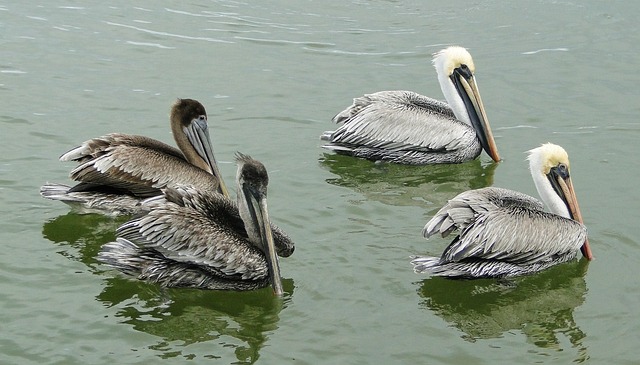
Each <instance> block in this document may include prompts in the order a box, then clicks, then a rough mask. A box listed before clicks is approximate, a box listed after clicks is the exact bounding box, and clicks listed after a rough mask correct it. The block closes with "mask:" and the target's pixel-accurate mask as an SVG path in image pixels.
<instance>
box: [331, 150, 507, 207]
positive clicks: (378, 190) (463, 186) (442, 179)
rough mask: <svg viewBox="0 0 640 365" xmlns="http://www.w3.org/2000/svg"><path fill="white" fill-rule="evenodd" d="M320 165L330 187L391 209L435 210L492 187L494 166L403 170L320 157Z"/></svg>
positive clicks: (345, 158)
mask: <svg viewBox="0 0 640 365" xmlns="http://www.w3.org/2000/svg"><path fill="white" fill-rule="evenodd" d="M320 165H321V166H323V167H324V168H325V169H327V170H328V171H329V172H331V173H332V174H334V175H337V177H335V178H331V179H327V182H328V183H329V184H332V185H337V186H343V187H348V188H351V189H353V190H355V191H357V192H359V193H361V194H363V195H364V196H366V198H367V199H371V200H374V201H378V202H381V203H384V204H387V205H393V206H420V207H424V208H426V209H434V212H435V211H437V208H436V207H439V206H441V205H442V204H443V203H445V202H446V201H447V199H449V198H451V194H452V193H453V194H457V193H460V192H462V191H465V190H469V189H478V188H484V187H487V186H491V185H492V184H493V175H494V172H495V169H496V167H497V166H498V164H497V163H494V162H491V163H486V162H484V163H483V162H482V161H480V160H473V161H469V162H466V163H462V164H453V165H428V166H405V165H397V164H390V163H374V162H371V161H367V160H363V159H356V158H352V157H350V156H344V155H337V154H329V153H325V154H323V157H322V158H320Z"/></svg>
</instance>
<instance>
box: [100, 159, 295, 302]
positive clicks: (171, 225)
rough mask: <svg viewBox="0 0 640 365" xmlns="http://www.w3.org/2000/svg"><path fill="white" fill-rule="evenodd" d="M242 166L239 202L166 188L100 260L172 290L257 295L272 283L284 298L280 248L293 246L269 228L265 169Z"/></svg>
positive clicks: (285, 251)
mask: <svg viewBox="0 0 640 365" xmlns="http://www.w3.org/2000/svg"><path fill="white" fill-rule="evenodd" d="M236 161H237V163H238V172H237V175H236V183H237V186H238V198H237V199H238V204H237V205H236V204H234V203H233V201H231V200H229V198H227V197H225V196H223V195H221V194H218V193H215V192H211V191H204V190H197V189H194V188H192V187H188V186H183V187H177V188H175V189H172V188H167V189H165V190H164V196H163V197H154V198H150V199H147V200H145V201H144V202H143V203H142V204H143V205H149V206H150V209H146V210H144V211H145V212H146V213H145V214H144V215H143V216H141V217H138V218H135V219H132V220H130V221H129V222H127V223H125V224H123V225H122V226H120V228H118V230H117V232H116V234H117V239H116V241H115V242H110V243H107V244H105V245H104V246H102V250H101V252H100V253H99V255H98V260H100V261H102V262H104V263H106V264H107V265H109V266H112V267H114V268H116V269H118V270H120V271H122V272H123V273H125V274H128V275H131V276H135V277H137V278H138V279H140V280H146V281H150V282H154V283H159V284H161V285H162V286H166V287H192V288H200V289H223V290H251V289H257V288H262V287H265V286H267V285H269V283H271V285H272V286H273V290H274V292H275V293H276V295H282V293H283V291H282V284H281V278H280V269H279V266H278V258H277V256H276V251H277V253H278V254H279V255H281V256H289V255H291V254H292V253H293V249H294V246H293V242H291V240H290V239H289V238H288V237H287V236H286V234H284V233H283V232H282V231H281V230H279V229H277V228H275V226H271V228H270V223H269V215H268V212H267V200H266V198H267V183H268V180H269V178H268V176H267V170H266V169H265V167H264V165H262V163H260V162H259V161H256V160H254V159H252V158H251V157H249V156H245V155H242V154H237V158H236ZM272 231H273V235H272ZM276 246H277V247H276Z"/></svg>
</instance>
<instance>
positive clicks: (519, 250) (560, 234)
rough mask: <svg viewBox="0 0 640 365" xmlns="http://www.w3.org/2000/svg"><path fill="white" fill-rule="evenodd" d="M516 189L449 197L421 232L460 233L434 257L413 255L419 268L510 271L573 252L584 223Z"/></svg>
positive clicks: (451, 272) (476, 273) (473, 273)
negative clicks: (556, 212) (551, 211)
mask: <svg viewBox="0 0 640 365" xmlns="http://www.w3.org/2000/svg"><path fill="white" fill-rule="evenodd" d="M542 209H543V206H542V203H541V202H540V201H538V200H537V199H535V198H533V197H531V196H528V195H526V194H522V193H519V192H516V191H512V190H508V189H501V188H493V187H489V188H483V189H477V190H470V191H466V192H463V193H461V194H459V195H458V196H456V197H455V198H453V199H451V200H450V201H449V202H448V203H447V204H446V205H445V206H444V207H443V208H442V209H440V210H439V211H438V213H436V215H435V216H434V217H433V218H432V219H431V220H430V221H429V222H427V224H426V225H425V227H424V229H423V235H424V236H425V237H427V238H428V237H430V236H432V235H434V234H437V233H439V234H441V235H442V236H443V237H446V236H447V235H449V234H450V233H451V232H453V231H455V230H457V231H459V234H458V236H457V237H456V238H455V239H454V240H453V242H452V243H451V244H450V245H449V246H448V247H447V248H446V249H445V251H444V252H443V254H442V256H441V257H440V258H439V259H438V258H428V257H424V258H422V257H415V258H414V260H413V263H414V265H415V266H416V268H415V269H416V270H417V271H423V270H425V271H430V272H432V273H433V274H436V275H437V274H442V275H447V276H469V277H480V276H511V275H521V274H523V273H526V272H532V271H537V270H540V268H541V267H547V266H550V265H553V264H557V263H558V262H562V261H566V260H568V259H570V258H573V257H575V253H576V251H577V250H578V249H579V248H580V247H581V246H582V244H583V243H584V241H585V239H586V237H587V230H586V227H585V226H584V225H583V224H581V223H579V222H576V221H574V220H572V219H567V218H563V217H561V216H558V215H556V214H552V213H548V212H545V211H543V210H542Z"/></svg>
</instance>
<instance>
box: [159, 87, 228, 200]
mask: <svg viewBox="0 0 640 365" xmlns="http://www.w3.org/2000/svg"><path fill="white" fill-rule="evenodd" d="M171 131H172V132H173V138H174V139H175V140H176V144H177V145H178V147H180V149H181V150H182V152H183V153H184V154H185V157H186V158H187V160H189V161H190V162H191V163H192V164H194V165H195V166H198V167H199V168H201V169H203V170H205V171H207V172H209V173H210V174H212V175H213V176H215V178H216V179H217V180H218V190H219V192H220V193H222V194H224V195H225V196H226V197H229V191H228V190H227V187H226V185H225V184H224V181H223V179H222V175H221V174H220V170H219V169H218V162H217V161H216V158H215V156H214V154H213V147H212V144H211V138H210V137H209V127H208V124H207V112H206V110H205V109H204V106H203V105H202V104H200V102H198V101H197V100H193V99H178V100H176V102H175V103H174V104H173V106H172V107H171Z"/></svg>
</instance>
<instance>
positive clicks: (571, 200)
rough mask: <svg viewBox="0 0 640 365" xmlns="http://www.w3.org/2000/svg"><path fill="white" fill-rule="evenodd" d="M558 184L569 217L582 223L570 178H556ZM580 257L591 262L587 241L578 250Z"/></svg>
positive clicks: (591, 257)
mask: <svg viewBox="0 0 640 365" xmlns="http://www.w3.org/2000/svg"><path fill="white" fill-rule="evenodd" d="M557 179H558V184H559V185H560V188H561V189H562V193H563V194H564V199H565V201H566V202H567V206H568V207H569V212H570V213H571V217H572V218H573V219H574V220H575V221H578V222H580V223H582V224H584V221H583V220H582V213H581V212H580V206H579V205H578V199H577V197H576V193H575V190H574V189H573V182H571V178H570V177H567V178H565V179H563V178H562V177H560V176H558V177H557ZM580 251H581V252H582V255H583V256H584V257H585V258H586V259H587V260H593V254H592V253H591V247H590V246H589V239H588V238H587V239H585V240H584V244H583V245H582V247H581V248H580Z"/></svg>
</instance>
